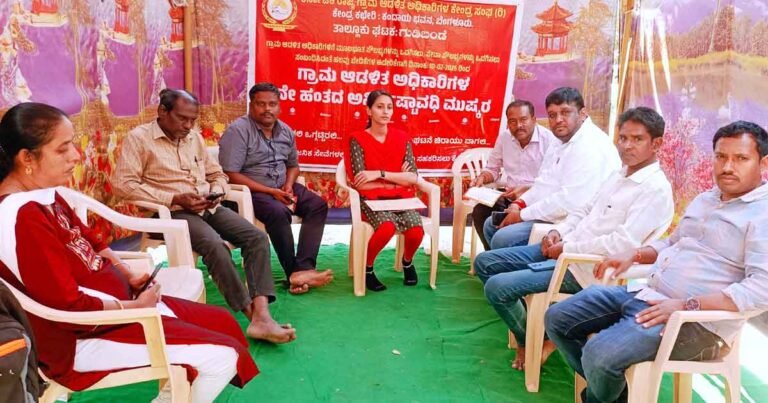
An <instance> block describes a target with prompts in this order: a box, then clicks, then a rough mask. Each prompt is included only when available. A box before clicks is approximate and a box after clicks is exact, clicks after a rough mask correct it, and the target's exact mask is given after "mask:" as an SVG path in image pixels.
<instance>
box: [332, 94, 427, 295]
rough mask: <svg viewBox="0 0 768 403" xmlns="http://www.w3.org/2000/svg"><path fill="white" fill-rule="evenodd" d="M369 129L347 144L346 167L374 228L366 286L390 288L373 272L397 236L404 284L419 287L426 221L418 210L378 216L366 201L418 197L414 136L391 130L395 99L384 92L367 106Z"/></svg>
mask: <svg viewBox="0 0 768 403" xmlns="http://www.w3.org/2000/svg"><path fill="white" fill-rule="evenodd" d="M366 105H367V106H368V116H369V119H368V127H367V128H366V129H365V130H363V131H360V132H356V133H352V135H351V136H350V137H349V140H348V143H347V144H346V146H347V149H346V150H345V153H344V159H345V161H344V166H345V167H346V168H347V177H349V178H351V179H350V182H351V184H352V187H354V188H355V189H356V190H357V191H358V192H359V193H360V197H361V199H362V200H363V203H361V209H362V212H363V214H364V216H365V217H364V220H366V221H367V222H368V223H370V224H371V225H372V226H373V228H374V233H373V236H372V237H371V239H370V241H368V255H367V256H366V267H365V286H366V288H368V289H369V290H371V291H383V290H385V289H386V288H387V287H386V286H385V285H384V284H382V283H381V281H379V279H378V278H377V277H376V274H375V273H374V271H373V263H374V261H375V260H376V256H377V255H378V254H379V252H380V251H381V250H382V249H383V248H384V246H385V245H386V244H387V242H389V240H390V239H392V237H393V236H394V235H395V233H396V232H400V233H402V234H403V236H404V238H405V248H404V251H403V276H404V279H403V284H405V285H407V286H413V285H416V283H417V282H418V277H417V275H416V269H415V268H414V267H413V264H412V259H413V255H414V253H416V249H418V247H419V245H420V244H421V240H422V238H424V229H423V228H422V226H421V215H420V214H419V213H418V212H417V211H416V210H404V211H373V210H371V208H370V207H368V205H367V204H366V203H365V200H382V199H401V198H409V197H414V195H415V190H414V187H413V185H415V184H416V181H417V180H418V171H417V169H416V159H415V158H414V157H413V148H412V145H411V142H410V141H409V139H408V135H407V134H406V133H405V132H403V131H402V130H398V129H395V128H390V127H388V124H389V122H390V119H391V118H392V111H393V102H392V96H391V95H390V94H389V93H387V92H385V91H382V90H377V91H372V92H371V93H370V94H369V95H368V99H367V101H366Z"/></svg>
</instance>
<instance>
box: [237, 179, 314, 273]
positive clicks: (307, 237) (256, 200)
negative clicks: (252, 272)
mask: <svg viewBox="0 0 768 403" xmlns="http://www.w3.org/2000/svg"><path fill="white" fill-rule="evenodd" d="M293 194H294V195H296V198H297V202H296V211H295V212H291V210H290V209H288V207H287V206H286V205H285V204H283V203H281V202H280V201H278V200H276V199H275V198H274V197H272V196H270V195H268V194H266V193H257V192H254V193H252V194H251V198H252V199H253V212H254V215H255V216H256V219H258V220H259V221H261V222H263V223H264V228H265V229H266V230H267V234H269V238H270V239H271V240H272V246H273V247H274V248H275V252H277V258H278V260H279V261H280V265H281V266H282V267H283V271H285V275H286V276H287V277H288V278H290V277H291V274H293V273H294V272H297V271H301V270H309V269H314V268H315V267H316V265H317V253H318V252H319V251H320V242H321V241H322V239H323V230H324V229H325V219H326V217H327V216H328V204H327V203H326V202H325V200H323V198H322V197H320V196H318V195H316V194H314V193H312V192H311V191H309V190H308V189H307V188H305V187H304V186H303V185H300V184H298V183H294V184H293ZM293 214H295V215H297V216H299V217H301V222H302V224H301V230H300V231H299V244H298V248H297V247H296V245H294V242H293V232H292V231H291V220H292V216H293Z"/></svg>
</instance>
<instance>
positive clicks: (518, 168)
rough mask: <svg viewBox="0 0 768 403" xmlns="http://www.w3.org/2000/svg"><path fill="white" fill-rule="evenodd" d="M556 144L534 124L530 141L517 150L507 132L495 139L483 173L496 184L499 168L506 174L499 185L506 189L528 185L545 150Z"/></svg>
mask: <svg viewBox="0 0 768 403" xmlns="http://www.w3.org/2000/svg"><path fill="white" fill-rule="evenodd" d="M559 142H560V141H559V140H557V138H556V137H555V136H554V135H553V134H552V132H551V131H549V129H547V128H546V127H544V126H541V125H538V124H537V125H536V126H535V128H534V130H533V134H532V135H531V141H530V142H529V143H528V144H527V145H526V146H525V147H521V146H520V142H519V141H517V139H516V138H515V136H513V135H512V133H511V132H510V131H509V129H507V130H505V131H504V133H502V134H501V135H500V136H499V137H498V138H496V144H494V146H493V151H491V155H490V156H489V157H488V163H487V164H486V165H485V169H483V170H484V171H488V172H490V173H491V175H492V176H493V180H494V181H495V182H497V183H498V181H499V179H500V178H499V177H500V175H501V172H502V169H503V170H504V171H503V172H504V174H505V175H506V180H505V181H504V183H503V185H505V186H506V187H507V188H512V187H515V186H529V185H532V184H533V181H534V180H535V179H536V175H538V174H539V168H540V167H541V163H542V162H543V161H544V155H545V154H546V152H547V150H548V149H549V147H550V146H551V145H553V144H555V143H559Z"/></svg>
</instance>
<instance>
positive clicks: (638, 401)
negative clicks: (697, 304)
mask: <svg viewBox="0 0 768 403" xmlns="http://www.w3.org/2000/svg"><path fill="white" fill-rule="evenodd" d="M760 313H762V311H749V312H728V311H678V312H675V313H673V314H672V315H671V316H670V318H669V320H668V321H667V324H666V326H665V327H664V336H663V337H662V338H661V344H660V345H659V351H658V352H657V353H656V359H655V360H653V361H646V362H641V363H639V364H635V365H633V366H631V367H629V369H628V370H627V372H626V373H625V378H626V379H627V385H628V388H629V396H628V397H629V399H628V400H629V403H655V402H656V401H657V399H658V396H659V388H660V386H661V378H662V376H663V375H664V372H673V373H674V387H675V391H674V393H675V401H676V402H681V403H690V402H691V397H692V382H691V375H692V374H713V375H721V376H722V377H723V378H725V386H726V388H725V401H726V402H730V403H738V402H740V401H741V396H740V394H741V367H740V366H739V344H740V341H741V340H740V339H741V329H739V332H738V334H737V335H736V337H735V339H734V341H733V344H732V345H731V346H730V348H731V349H730V351H729V352H728V354H726V355H725V357H723V358H717V359H714V360H710V361H672V360H670V359H669V356H670V354H671V353H672V349H673V348H674V346H675V342H676V341H677V336H678V333H679V332H680V326H682V325H683V323H686V322H716V321H721V320H744V321H746V320H747V319H749V318H751V317H753V316H756V315H759V314H760ZM577 376H578V374H577ZM579 378H581V377H579ZM576 385H577V386H580V385H584V386H585V385H586V384H585V382H584V381H583V379H582V380H581V382H577V384H576ZM578 392H579V394H580V392H581V390H578Z"/></svg>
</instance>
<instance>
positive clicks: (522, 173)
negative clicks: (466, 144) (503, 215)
mask: <svg viewBox="0 0 768 403" xmlns="http://www.w3.org/2000/svg"><path fill="white" fill-rule="evenodd" d="M506 115H507V130H506V131H505V132H504V133H503V134H502V135H500V136H499V137H498V138H497V139H496V144H495V145H494V146H493V151H491V155H490V157H488V162H487V163H486V165H485V169H484V170H483V171H482V172H481V173H480V175H478V176H477V178H475V180H474V181H473V182H472V184H471V186H483V185H485V184H486V183H493V182H497V183H498V181H499V179H501V174H502V172H503V173H504V175H505V176H506V180H505V182H504V183H503V184H502V183H499V185H502V186H504V187H505V192H504V194H503V195H502V196H501V197H500V198H499V201H498V202H496V205H495V206H493V207H488V206H486V205H484V204H478V205H476V206H475V208H474V209H473V210H472V225H474V226H475V230H477V233H478V234H479V236H480V242H482V243H483V246H485V250H490V249H491V247H490V245H489V244H488V240H487V239H485V236H483V225H484V224H485V220H486V219H488V217H489V216H490V215H491V213H492V212H494V211H503V210H504V209H506V208H507V206H508V205H509V201H510V200H514V199H516V198H517V197H519V196H520V195H521V194H523V193H525V191H526V190H528V189H529V188H530V187H531V185H532V184H533V180H534V179H536V175H538V174H539V167H541V163H542V161H543V160H544V154H545V153H546V151H547V149H549V146H550V145H552V144H554V143H555V137H554V136H553V135H552V132H551V131H549V129H547V128H546V127H544V126H541V125H539V124H536V113H535V111H534V109H533V104H531V103H530V102H529V101H526V100H523V99H518V100H516V101H512V103H510V104H509V105H508V106H507V111H506Z"/></svg>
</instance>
